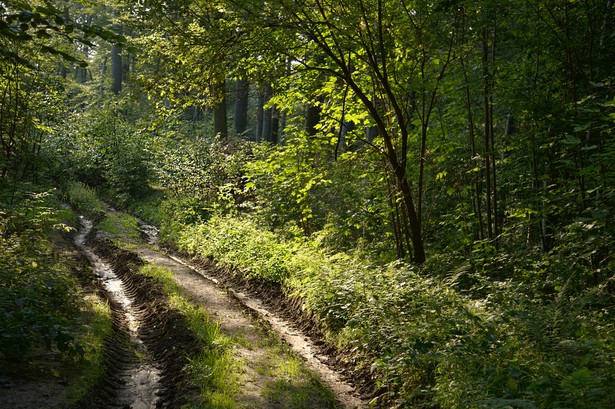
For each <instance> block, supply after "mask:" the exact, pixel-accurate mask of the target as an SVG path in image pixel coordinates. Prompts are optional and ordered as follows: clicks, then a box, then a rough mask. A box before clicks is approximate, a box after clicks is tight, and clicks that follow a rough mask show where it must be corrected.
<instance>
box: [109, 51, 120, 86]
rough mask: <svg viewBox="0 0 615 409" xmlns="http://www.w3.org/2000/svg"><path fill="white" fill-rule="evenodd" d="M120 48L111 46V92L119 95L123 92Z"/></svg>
mask: <svg viewBox="0 0 615 409" xmlns="http://www.w3.org/2000/svg"><path fill="white" fill-rule="evenodd" d="M120 52H121V50H120V48H119V47H118V46H116V45H113V46H111V91H113V93H114V94H119V93H120V91H122V56H121V55H120Z"/></svg>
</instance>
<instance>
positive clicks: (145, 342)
mask: <svg viewBox="0 0 615 409" xmlns="http://www.w3.org/2000/svg"><path fill="white" fill-rule="evenodd" d="M75 242H76V244H77V246H78V247H79V248H80V249H81V251H82V252H83V253H84V254H85V255H86V257H87V258H88V259H89V260H90V263H91V264H92V266H93V269H94V274H95V275H96V276H97V278H98V279H99V281H100V282H101V284H102V285H103V287H104V291H103V292H104V294H105V296H106V298H107V299H108V300H109V305H110V308H111V312H112V319H113V323H112V334H111V335H110V336H109V337H108V338H107V339H106V340H105V342H104V345H103V348H104V352H103V353H104V357H103V367H104V369H103V371H104V372H103V376H102V379H101V381H100V383H99V385H98V386H97V387H96V388H94V389H93V390H92V391H91V392H90V394H89V395H88V396H87V397H86V398H85V399H84V400H83V401H82V402H81V403H80V404H79V405H78V407H82V408H123V409H127V408H132V409H146V408H176V407H181V405H182V404H184V403H186V402H187V400H188V397H189V396H192V395H193V393H194V389H193V388H192V387H191V386H190V383H189V381H188V380H187V379H185V376H184V375H183V373H182V368H183V367H184V366H185V365H186V364H187V362H188V357H189V356H193V355H195V354H196V352H197V350H198V341H197V340H196V338H195V337H194V335H193V334H192V333H191V332H190V331H189V329H188V328H187V325H186V323H185V319H184V317H183V316H181V315H180V314H179V313H178V312H177V311H174V310H173V309H171V308H169V306H168V305H167V302H166V296H165V295H164V293H163V290H162V288H161V286H160V284H159V283H158V282H157V281H155V280H154V279H152V278H150V277H145V276H142V275H140V274H138V273H137V270H138V268H139V267H140V266H141V265H142V264H143V261H142V260H141V259H140V258H139V256H137V255H136V254H134V253H131V252H130V251H127V250H123V249H119V248H117V247H115V246H114V245H113V244H112V243H111V242H110V241H109V240H108V239H103V238H99V237H96V236H95V235H94V234H93V233H92V223H91V222H89V221H87V220H84V221H83V229H82V230H81V232H80V233H79V234H78V235H77V236H76V238H75Z"/></svg>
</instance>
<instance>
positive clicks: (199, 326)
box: [140, 264, 239, 409]
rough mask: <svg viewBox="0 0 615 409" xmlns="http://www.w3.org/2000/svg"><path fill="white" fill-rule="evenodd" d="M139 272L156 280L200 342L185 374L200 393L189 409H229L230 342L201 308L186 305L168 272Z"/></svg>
mask: <svg viewBox="0 0 615 409" xmlns="http://www.w3.org/2000/svg"><path fill="white" fill-rule="evenodd" d="M140 272H141V273H142V274H145V275H148V276H150V277H154V278H156V279H158V280H159V281H160V282H161V283H162V284H163V287H164V290H165V292H166V293H167V294H168V295H169V306H170V307H171V308H174V309H176V310H178V311H179V312H180V313H181V314H183V315H184V316H185V317H186V319H187V322H188V327H189V328H190V330H191V331H192V332H193V333H194V334H195V336H196V337H197V338H198V339H199V341H201V344H202V345H203V349H202V351H201V353H200V354H198V355H197V356H196V357H192V358H191V359H190V362H189V364H188V366H187V367H186V368H185V371H186V372H187V373H188V376H189V378H190V379H191V380H192V382H193V383H194V384H195V386H197V387H198V389H199V390H200V395H199V401H198V402H193V403H192V404H191V405H190V406H191V407H206V408H211V409H232V408H235V407H236V404H235V396H236V395H237V394H238V393H239V380H238V376H237V375H236V374H237V365H238V363H237V362H236V360H235V359H234V358H233V356H232V340H231V339H230V338H229V337H227V336H225V335H224V334H222V333H221V332H220V326H219V324H218V322H217V321H215V320H213V319H211V317H210V316H209V314H208V313H207V311H205V309H204V308H202V307H199V306H195V305H193V304H192V303H190V302H189V301H188V300H187V299H186V298H185V297H184V295H183V294H182V290H181V289H180V287H179V286H178V285H177V283H176V282H175V280H174V278H173V275H172V274H171V272H170V271H169V270H168V269H166V268H164V267H161V266H157V265H153V264H145V265H144V266H142V267H141V269H140Z"/></svg>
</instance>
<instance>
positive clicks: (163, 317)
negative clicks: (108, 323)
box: [0, 223, 366, 409]
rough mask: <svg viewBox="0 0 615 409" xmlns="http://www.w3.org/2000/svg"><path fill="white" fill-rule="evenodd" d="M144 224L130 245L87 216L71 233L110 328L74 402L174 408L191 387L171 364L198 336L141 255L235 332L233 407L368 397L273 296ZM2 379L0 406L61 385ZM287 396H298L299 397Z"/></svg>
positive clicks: (322, 404)
mask: <svg viewBox="0 0 615 409" xmlns="http://www.w3.org/2000/svg"><path fill="white" fill-rule="evenodd" d="M144 227H146V228H145V229H143V231H144V238H145V239H146V240H147V241H148V243H136V244H131V245H130V246H129V248H128V249H126V248H117V247H115V246H114V245H112V244H110V243H111V242H110V241H109V240H105V239H104V238H101V237H93V235H92V234H89V232H90V229H91V225H88V224H87V223H86V224H85V225H84V228H83V229H82V230H81V232H80V233H79V234H78V235H77V237H76V240H75V242H76V244H77V248H78V249H79V251H80V252H81V253H82V254H83V255H85V256H86V257H87V258H88V259H89V261H90V263H91V264H92V266H93V272H94V274H95V275H96V276H97V277H98V279H99V281H100V282H101V283H102V284H103V286H104V287H105V290H104V292H105V293H106V297H107V299H108V302H109V304H110V306H111V309H112V313H113V320H114V328H113V330H114V334H113V336H112V337H111V339H109V340H107V342H106V349H107V354H106V359H105V366H106V375H105V376H104V379H103V380H102V382H101V384H100V385H99V386H98V387H97V388H95V390H94V391H92V393H90V395H88V397H87V398H86V400H85V401H83V403H82V405H81V407H88V408H90V407H91V408H96V407H98V408H107V407H109V408H113V407H116V408H133V409H140V408H155V407H180V406H181V405H182V404H184V403H187V401H188V400H189V398H188V397H187V396H182V395H184V394H186V395H189V394H193V395H194V394H195V393H198V392H197V391H195V390H194V389H195V388H194V386H193V385H192V386H191V385H189V384H188V382H186V380H185V376H184V374H183V373H182V365H179V364H178V363H180V362H184V363H185V359H186V356H187V355H191V354H195V353H196V352H197V350H196V348H197V342H196V339H195V338H194V336H193V334H191V333H190V332H189V331H188V330H187V328H186V325H185V320H183V317H179V316H178V314H177V312H176V311H173V310H172V308H169V306H168V305H165V303H164V302H163V301H161V300H163V299H164V295H163V294H162V289H161V285H160V284H159V283H155V280H152V279H151V278H150V277H144V276H141V275H140V274H136V273H135V271H134V270H135V269H134V268H132V267H131V266H135V265H139V264H143V263H146V264H152V265H156V266H161V267H164V268H165V269H167V270H168V271H170V272H171V273H172V275H173V278H174V280H175V282H176V283H177V285H178V286H179V287H180V288H181V290H182V292H183V295H184V296H185V297H186V298H187V299H189V301H190V302H191V303H193V304H194V305H195V306H200V307H203V308H204V309H205V310H206V311H207V312H208V314H209V315H211V317H212V319H214V320H215V321H217V322H218V325H219V330H220V332H221V333H223V334H224V335H225V336H227V337H229V338H230V339H233V340H235V341H236V342H233V344H232V355H233V358H234V360H235V362H236V363H238V364H236V365H234V366H233V368H234V370H237V371H238V374H237V376H236V380H237V382H238V388H236V393H235V396H234V399H235V402H236V407H238V408H255V409H257V408H267V409H269V408H280V409H282V408H287V407H297V408H339V407H341V408H361V407H365V406H366V404H365V402H363V401H362V400H361V398H360V397H359V396H358V393H357V392H356V391H355V389H354V388H353V387H352V386H350V384H349V383H347V382H346V381H344V380H343V376H342V375H341V374H340V373H339V372H338V371H336V370H335V369H333V366H334V365H333V363H334V361H335V359H334V357H332V356H329V354H328V352H327V351H326V350H324V349H323V348H322V347H321V346H320V345H321V344H322V343H320V342H318V341H316V342H314V341H313V340H311V339H310V334H309V332H310V331H309V328H310V326H309V325H305V326H303V330H302V329H301V328H300V326H298V325H297V323H295V324H292V323H291V322H290V321H291V320H290V319H289V315H288V314H286V313H285V311H284V308H283V307H282V308H280V305H279V303H278V302H277V301H276V300H273V299H269V300H266V299H265V300H263V299H259V298H258V296H257V295H255V293H254V292H252V291H250V288H249V286H248V287H246V285H245V283H244V284H242V283H239V282H236V280H235V278H234V276H233V274H232V272H230V271H227V270H224V269H220V268H218V267H217V266H216V265H215V264H214V263H210V262H207V261H201V262H199V263H198V267H197V266H193V265H190V261H187V260H184V259H182V258H180V257H178V256H175V255H170V254H167V252H165V251H164V250H162V249H160V248H158V246H157V245H156V243H155V236H153V235H152V233H151V232H152V231H153V230H152V229H147V227H148V226H144ZM86 236H87V237H86ZM76 256H77V255H75V254H73V257H76ZM267 294H268V293H267V292H265V293H264V297H267ZM276 306H277V307H278V308H275V307H276ZM306 328H308V330H307V331H305V329H306ZM312 335H313V334H312ZM286 355H288V356H289V357H290V356H292V358H288V359H289V360H292V359H295V360H297V358H296V357H299V359H298V360H297V361H299V362H300V365H302V367H305V368H306V369H302V371H300V372H301V373H302V375H299V378H302V379H300V380H295V379H292V378H293V377H297V375H296V371H292V370H291V371H290V372H295V375H292V374H289V370H288V369H286V370H284V369H282V370H281V368H280V367H281V366H283V365H288V364H281V363H280V362H282V361H284V359H286V358H284V356H286ZM280 357H282V361H281V360H280ZM41 359H43V360H44V356H43V355H42V356H41ZM48 364H49V363H45V362H43V363H42V364H41V365H43V366H45V365H48ZM290 365H291V366H292V364H290ZM316 383H318V384H320V385H324V386H325V388H326V389H328V390H329V391H330V392H331V396H332V397H333V399H331V398H330V397H329V398H327V397H323V396H320V395H322V393H321V392H318V391H317V388H315V389H314V390H312V389H311V386H310V384H316ZM280 385H281V386H280ZM0 386H2V390H1V392H2V393H0V395H1V396H0V407H11V408H14V409H33V408H57V407H61V403H60V402H61V400H62V397H63V396H64V395H65V394H66V391H67V389H68V386H67V385H66V382H63V381H62V380H55V379H51V380H49V379H41V378H40V377H39V379H36V377H31V376H30V377H26V378H25V379H12V380H11V382H10V383H8V384H6V385H0ZM320 388H321V389H322V386H320ZM319 394H320V395H319ZM292 395H302V396H303V398H301V400H299V401H297V397H296V396H292ZM297 402H300V403H297Z"/></svg>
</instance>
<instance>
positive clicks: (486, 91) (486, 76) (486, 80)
mask: <svg viewBox="0 0 615 409" xmlns="http://www.w3.org/2000/svg"><path fill="white" fill-rule="evenodd" d="M482 43H483V44H482V45H483V55H482V63H483V103H484V127H485V134H484V139H483V141H484V145H485V146H484V161H485V186H486V193H487V197H486V202H485V203H486V208H487V236H488V237H489V239H493V237H494V235H493V208H492V206H491V204H492V201H491V198H492V196H491V194H492V192H491V149H492V148H491V140H492V138H491V131H492V129H493V127H492V124H491V118H492V116H491V96H490V94H491V86H490V73H489V60H490V59H489V36H488V33H487V29H486V28H483V32H482Z"/></svg>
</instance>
